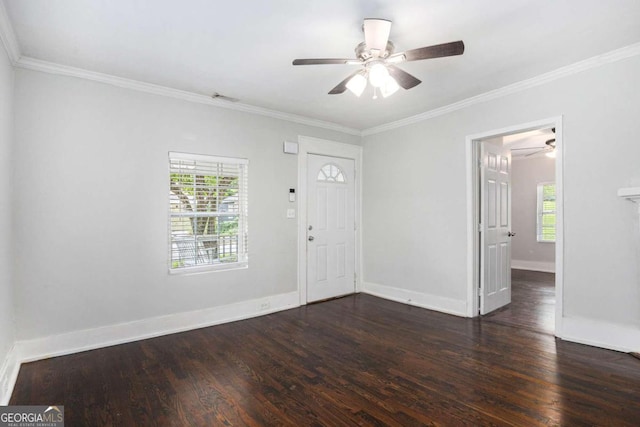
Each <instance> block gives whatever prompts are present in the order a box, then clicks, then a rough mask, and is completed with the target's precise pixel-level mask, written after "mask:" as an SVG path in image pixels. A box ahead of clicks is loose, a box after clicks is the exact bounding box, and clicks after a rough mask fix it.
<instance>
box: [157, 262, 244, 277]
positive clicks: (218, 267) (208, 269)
mask: <svg viewBox="0 0 640 427" xmlns="http://www.w3.org/2000/svg"><path fill="white" fill-rule="evenodd" d="M248 268H249V263H248V262H246V261H245V262H234V263H229V264H215V265H200V266H196V267H183V268H170V269H169V275H171V276H174V275H175V276H190V275H194V274H203V273H213V272H217V271H230V270H245V269H248Z"/></svg>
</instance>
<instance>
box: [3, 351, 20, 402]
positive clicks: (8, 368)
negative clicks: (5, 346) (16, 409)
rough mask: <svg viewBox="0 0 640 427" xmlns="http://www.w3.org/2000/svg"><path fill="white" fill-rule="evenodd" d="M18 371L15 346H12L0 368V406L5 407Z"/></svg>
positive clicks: (18, 364) (18, 363)
mask: <svg viewBox="0 0 640 427" xmlns="http://www.w3.org/2000/svg"><path fill="white" fill-rule="evenodd" d="M19 371H20V362H19V361H18V358H17V351H16V346H15V345H14V346H13V347H11V350H9V353H7V356H6V357H5V359H4V363H3V364H2V366H0V406H6V405H8V404H9V399H11V393H13V387H14V386H15V385H16V379H18V372H19Z"/></svg>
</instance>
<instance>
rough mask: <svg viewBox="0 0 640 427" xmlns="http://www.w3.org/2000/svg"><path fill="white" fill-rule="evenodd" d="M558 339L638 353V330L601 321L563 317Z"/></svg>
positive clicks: (639, 333) (639, 341) (639, 330)
mask: <svg viewBox="0 0 640 427" xmlns="http://www.w3.org/2000/svg"><path fill="white" fill-rule="evenodd" d="M560 338H562V339H563V340H565V341H571V342H576V343H579V344H587V345H590V346H594V347H600V348H606V349H608V350H615V351H622V352H624V353H630V352H638V351H640V328H634V327H632V326H629V325H622V324H618V323H611V322H606V321H602V320H593V319H585V318H580V317H564V318H563V319H562V332H561V335H560Z"/></svg>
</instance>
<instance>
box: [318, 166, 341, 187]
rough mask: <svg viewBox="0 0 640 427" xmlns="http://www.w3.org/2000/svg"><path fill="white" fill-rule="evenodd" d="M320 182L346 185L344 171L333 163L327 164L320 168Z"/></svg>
mask: <svg viewBox="0 0 640 427" xmlns="http://www.w3.org/2000/svg"><path fill="white" fill-rule="evenodd" d="M318 181H320V182H336V183H341V184H344V183H346V180H345V178H344V173H342V169H340V167H339V166H337V165H334V164H333V163H327V164H326V165H324V166H322V167H321V168H320V171H319V172H318Z"/></svg>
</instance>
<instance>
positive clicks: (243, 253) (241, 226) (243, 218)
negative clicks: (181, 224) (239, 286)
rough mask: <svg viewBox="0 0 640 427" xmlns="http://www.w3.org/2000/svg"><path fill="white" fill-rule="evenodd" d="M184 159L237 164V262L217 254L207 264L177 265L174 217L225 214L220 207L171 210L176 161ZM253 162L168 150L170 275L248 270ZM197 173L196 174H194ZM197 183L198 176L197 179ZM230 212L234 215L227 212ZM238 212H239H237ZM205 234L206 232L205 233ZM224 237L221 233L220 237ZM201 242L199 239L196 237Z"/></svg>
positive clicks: (196, 163) (206, 162)
mask: <svg viewBox="0 0 640 427" xmlns="http://www.w3.org/2000/svg"><path fill="white" fill-rule="evenodd" d="M180 160H185V161H187V162H195V165H196V167H197V165H198V164H199V163H200V164H204V165H211V164H216V163H217V164H223V165H227V166H232V167H237V168H238V192H237V197H238V213H237V217H238V232H237V234H236V235H235V236H237V261H232V262H220V261H219V258H218V257H216V258H214V259H212V260H211V261H210V263H203V264H199V265H192V266H183V267H174V266H173V262H174V256H173V255H174V248H173V245H174V243H175V240H174V236H173V231H174V230H173V227H172V220H173V219H174V218H179V217H214V216H222V212H221V211H220V210H219V208H218V210H216V211H195V212H192V213H184V212H179V213H176V212H173V211H172V209H171V205H172V192H171V174H172V173H176V171H175V167H174V166H173V164H172V162H177V161H180ZM248 168H249V161H248V159H243V158H237V157H223V156H213V155H203V154H191V153H183V152H174V151H170V152H169V153H168V175H169V176H168V179H167V184H168V188H167V190H168V193H165V194H167V195H168V206H167V210H168V213H167V219H168V220H167V230H168V232H167V240H168V245H167V246H168V251H167V252H168V261H167V267H168V272H169V274H194V273H204V272H210V271H226V270H237V269H246V268H248V267H249V253H248V238H249V236H248V227H247V223H248V204H249V203H248V201H249V197H248V196H249V191H248V173H249V170H248ZM195 175H196V174H195V173H194V176H195ZM205 176H215V177H217V178H219V177H220V175H218V174H215V175H213V174H206V175H205ZM194 182H195V179H194ZM225 214H226V215H224V216H230V215H229V214H228V213H226V212H225ZM234 215H235V213H234ZM203 236H204V235H203ZM219 237H220V236H219V235H218V238H219ZM194 240H196V241H197V238H194ZM194 250H195V251H196V254H195V258H196V259H198V258H200V257H201V254H200V253H199V248H198V244H197V243H196V245H195V246H194Z"/></svg>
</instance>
